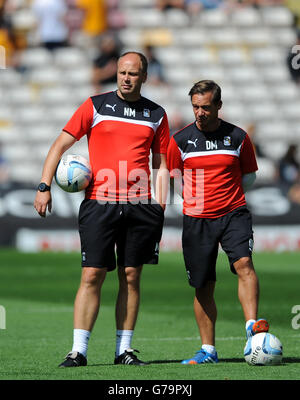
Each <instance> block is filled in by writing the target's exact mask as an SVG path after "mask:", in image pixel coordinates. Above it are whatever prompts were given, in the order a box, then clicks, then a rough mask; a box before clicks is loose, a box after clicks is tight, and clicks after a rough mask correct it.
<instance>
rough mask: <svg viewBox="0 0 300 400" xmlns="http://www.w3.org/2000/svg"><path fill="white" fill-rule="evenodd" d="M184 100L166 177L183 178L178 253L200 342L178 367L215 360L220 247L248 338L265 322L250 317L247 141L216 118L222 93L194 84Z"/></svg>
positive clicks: (253, 313)
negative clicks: (189, 113)
mask: <svg viewBox="0 0 300 400" xmlns="http://www.w3.org/2000/svg"><path fill="white" fill-rule="evenodd" d="M189 96H190V97H191V102H192V107H193V111H194V115H195V122H194V123H192V124H190V125H188V126H186V127H185V128H183V129H182V130H180V131H179V132H177V133H175V134H174V135H173V136H172V138H171V140H170V143H169V147H168V154H167V160H168V168H169V171H170V174H171V177H173V178H175V182H176V180H177V181H178V180H180V181H181V180H183V214H184V217H183V235H182V246H183V255H184V261H185V266H186V271H187V275H188V280H189V283H190V285H191V286H192V287H194V288H195V298H194V313H195V318H196V322H197V325H198V328H199V332H200V337H201V341H202V347H201V349H200V350H199V351H198V352H197V353H196V355H195V356H194V357H192V358H190V359H187V360H184V361H182V363H183V364H202V363H207V362H218V356H217V352H216V349H215V323H216V318H217V309H216V304H215V301H214V289H215V281H216V260H217V255H218V248H219V244H221V246H222V248H223V250H224V251H225V252H226V254H227V256H228V259H229V263H230V267H231V270H232V272H234V273H235V274H237V276H238V295H239V300H240V303H241V306H242V309H243V312H244V317H245V321H246V335H247V337H249V336H251V335H253V334H255V333H257V332H263V331H268V328H269V325H268V322H267V321H266V320H263V319H260V320H257V312H258V297H259V283H258V278H257V275H256V273H255V270H254V267H253V263H252V248H253V231H252V219H251V215H250V212H249V210H248V209H247V207H246V200H245V195H244V193H245V191H246V190H247V189H248V188H249V187H250V186H251V185H252V184H253V182H254V180H255V177H256V173H255V171H256V170H257V164H256V159H255V154H254V150H253V146H252V143H251V141H250V139H249V137H248V135H247V134H246V132H244V131H243V130H242V129H241V128H239V127H237V126H235V125H233V124H230V123H228V122H225V121H223V120H222V119H220V118H219V116H218V114H219V110H220V109H221V107H222V100H221V88H220V87H219V86H218V85H217V84H216V83H215V82H213V81H209V80H203V81H199V82H197V83H196V84H195V85H194V86H193V87H192V89H191V90H190V92H189Z"/></svg>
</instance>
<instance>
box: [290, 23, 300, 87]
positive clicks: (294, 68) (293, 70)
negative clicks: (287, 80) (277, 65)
mask: <svg viewBox="0 0 300 400" xmlns="http://www.w3.org/2000/svg"><path fill="white" fill-rule="evenodd" d="M287 67H288V70H289V71H290V76H291V79H292V80H293V81H294V82H295V83H296V84H297V85H299V84H300V30H298V32H297V43H296V45H295V46H293V47H292V48H291V49H289V53H288V56H287Z"/></svg>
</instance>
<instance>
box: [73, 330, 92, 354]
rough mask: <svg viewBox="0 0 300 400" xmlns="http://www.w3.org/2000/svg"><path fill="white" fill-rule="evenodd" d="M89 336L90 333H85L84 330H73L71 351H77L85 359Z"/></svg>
mask: <svg viewBox="0 0 300 400" xmlns="http://www.w3.org/2000/svg"><path fill="white" fill-rule="evenodd" d="M90 335H91V332H90V331H85V330H84V329H74V330H73V347H72V351H78V352H79V353H81V354H83V355H84V356H85V357H86V355H87V350H88V342H89V338H90Z"/></svg>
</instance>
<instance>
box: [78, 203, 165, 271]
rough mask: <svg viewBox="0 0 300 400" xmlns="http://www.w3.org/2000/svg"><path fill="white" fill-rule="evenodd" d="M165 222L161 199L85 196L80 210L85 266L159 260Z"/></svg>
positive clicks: (82, 250)
mask: <svg viewBox="0 0 300 400" xmlns="http://www.w3.org/2000/svg"><path fill="white" fill-rule="evenodd" d="M163 222H164V210H163V209H162V207H161V206H160V205H159V204H158V203H154V204H150V203H149V204H141V203H138V204H109V203H105V204H100V203H98V201H97V200H89V199H85V200H83V202H82V203H81V205H80V210H79V234H80V240H81V255H82V266H83V267H99V268H101V267H102V268H107V270H108V271H112V270H113V269H115V268H116V265H118V266H131V267H138V266H140V265H143V264H157V263H158V255H159V242H160V240H161V235H162V228H163ZM116 256H117V260H116ZM116 261H117V262H116Z"/></svg>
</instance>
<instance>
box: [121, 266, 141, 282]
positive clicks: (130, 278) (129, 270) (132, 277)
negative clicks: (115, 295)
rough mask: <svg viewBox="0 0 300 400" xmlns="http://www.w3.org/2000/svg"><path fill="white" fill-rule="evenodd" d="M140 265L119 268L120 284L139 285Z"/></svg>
mask: <svg viewBox="0 0 300 400" xmlns="http://www.w3.org/2000/svg"><path fill="white" fill-rule="evenodd" d="M141 272H142V267H125V268H122V269H121V268H119V280H120V284H121V285H122V284H123V285H126V286H131V287H139V284H140V278H141Z"/></svg>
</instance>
